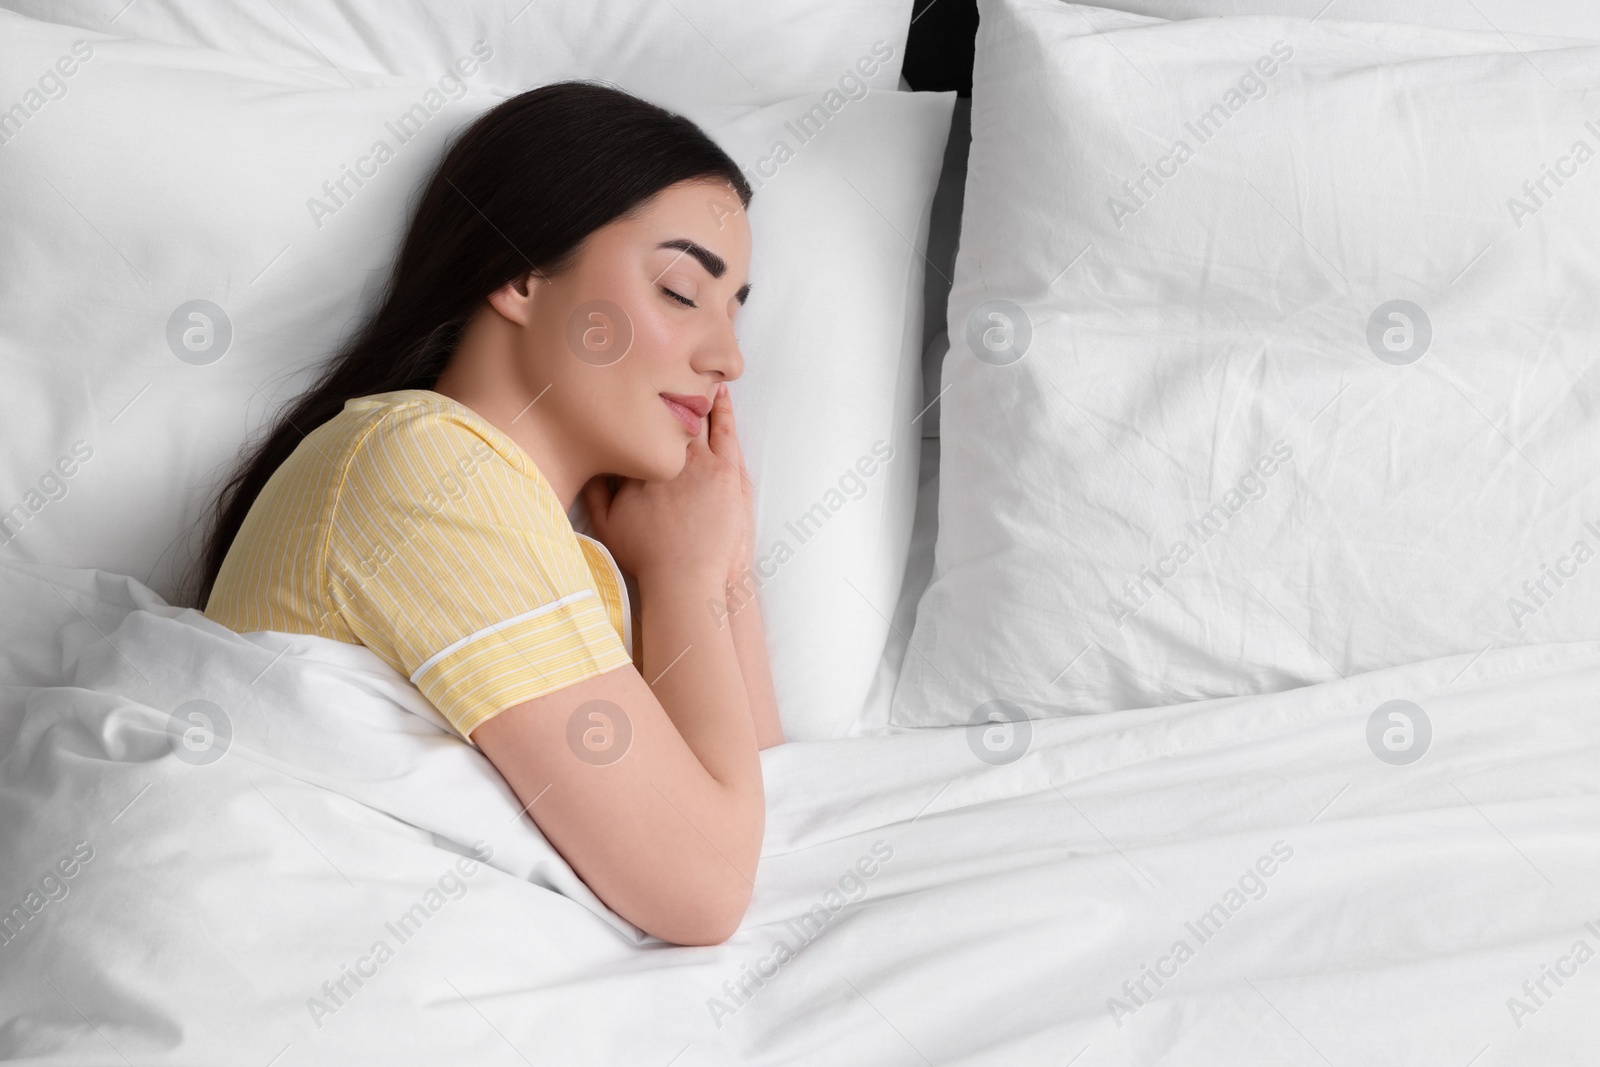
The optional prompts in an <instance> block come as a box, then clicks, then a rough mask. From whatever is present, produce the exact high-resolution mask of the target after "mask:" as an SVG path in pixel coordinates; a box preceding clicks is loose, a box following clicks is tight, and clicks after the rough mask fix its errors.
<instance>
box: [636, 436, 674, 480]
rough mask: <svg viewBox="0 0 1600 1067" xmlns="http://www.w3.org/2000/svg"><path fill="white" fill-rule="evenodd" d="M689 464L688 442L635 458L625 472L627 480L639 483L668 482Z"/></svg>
mask: <svg viewBox="0 0 1600 1067" xmlns="http://www.w3.org/2000/svg"><path fill="white" fill-rule="evenodd" d="M688 462H689V442H688V441H687V440H685V441H683V442H682V443H681V444H678V445H667V446H664V447H662V448H661V449H660V450H659V451H655V452H652V453H650V454H649V455H647V456H636V457H635V458H634V462H632V463H630V464H629V467H630V468H631V469H630V470H628V472H627V476H628V477H629V478H637V479H638V480H639V481H641V482H670V481H672V479H674V478H676V477H677V476H678V475H679V474H681V473H683V468H684V467H685V466H686V465H687V464H688Z"/></svg>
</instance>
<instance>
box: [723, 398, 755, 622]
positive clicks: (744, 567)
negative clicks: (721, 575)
mask: <svg viewBox="0 0 1600 1067" xmlns="http://www.w3.org/2000/svg"><path fill="white" fill-rule="evenodd" d="M728 410H729V411H730V412H731V411H732V410H733V398H732V396H730V397H729V398H728ZM733 451H734V456H735V459H736V460H737V462H738V466H739V489H740V499H741V503H740V505H739V520H740V522H739V535H740V536H739V543H738V545H737V547H735V549H734V554H733V560H732V562H731V563H730V565H729V567H728V585H730V586H733V587H734V588H735V589H741V590H742V585H741V583H742V582H743V581H744V576H745V573H746V572H747V571H749V569H750V561H751V556H752V555H753V554H754V552H755V540H756V523H755V489H754V487H753V486H752V485H751V484H750V472H749V471H748V470H746V469H745V465H744V450H743V449H741V448H740V447H739V438H738V437H737V436H735V437H734V438H733ZM741 595H742V592H741Z"/></svg>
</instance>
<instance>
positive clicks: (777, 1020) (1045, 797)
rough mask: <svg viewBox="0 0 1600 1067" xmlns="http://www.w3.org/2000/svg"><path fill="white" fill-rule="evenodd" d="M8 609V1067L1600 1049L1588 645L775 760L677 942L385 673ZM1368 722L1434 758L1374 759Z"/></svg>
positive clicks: (109, 585) (196, 621) (1411, 1055)
mask: <svg viewBox="0 0 1600 1067" xmlns="http://www.w3.org/2000/svg"><path fill="white" fill-rule="evenodd" d="M0 603H3V604H4V606H5V612H4V618H3V619H0V638H3V647H0V681H3V682H5V683H6V684H5V686H4V687H3V688H0V848H3V857H4V864H3V869H0V908H4V909H5V911H6V916H5V923H6V925H5V927H4V931H3V935H0V1057H5V1058H15V1059H17V1060H19V1061H20V1062H23V1063H37V1064H47V1063H48V1064H75V1065H77V1064H126V1063H147V1062H148V1063H154V1062H160V1063H195V1064H202V1063H204V1064H216V1063H240V1064H256V1065H268V1064H272V1065H275V1067H289V1065H292V1064H302V1063H337V1064H347V1063H381V1064H409V1063H416V1064H446V1063H471V1064H481V1065H487V1064H519V1063H537V1064H546V1063H549V1064H587V1063H617V1064H641V1065H652V1067H653V1065H661V1067H665V1065H668V1064H672V1065H674V1067H690V1065H695V1064H721V1063H754V1064H780V1063H822V1064H854V1063H860V1064H921V1063H939V1064H946V1063H948V1064H980V1063H981V1064H1033V1063H1042V1064H1044V1063H1047V1064H1067V1063H1072V1064H1074V1065H1076V1067H1092V1065H1097V1064H1146V1063H1172V1064H1229V1065H1237V1064H1257V1063H1261V1064H1268V1063H1270V1064H1321V1063H1327V1064H1337V1065H1341V1067H1343V1065H1368V1064H1391V1063H1392V1064H1444V1065H1466V1064H1469V1063H1471V1064H1474V1065H1475V1067H1492V1065H1496V1064H1530V1063H1538V1064H1563V1063H1572V1064H1577V1063H1588V1062H1593V1057H1594V1055H1595V1053H1594V1047H1595V1040H1594V1039H1595V1029H1596V1028H1595V1023H1594V1020H1595V1017H1596V1014H1595V1009H1596V1007H1597V1002H1600V961H1597V960H1596V959H1595V958H1594V954H1595V952H1596V951H1597V950H1600V895H1596V892H1595V887H1596V885H1597V884H1600V798H1597V796H1596V781H1597V777H1600V776H1597V774H1596V771H1597V769H1600V713H1597V712H1600V708H1597V694H1600V645H1596V644H1583V645H1541V646H1533V647H1527V648H1520V649H1512V650H1504V651H1491V652H1487V653H1484V654H1483V655H1481V656H1479V657H1478V658H1476V659H1473V658H1472V657H1470V656H1463V657H1455V658H1450V659H1441V660H1435V661H1430V662H1426V663H1420V664H1416V665H1412V666H1407V667H1401V668H1396V669H1391V670H1386V671H1381V672H1378V673H1374V674H1369V675H1364V676H1359V677H1352V678H1350V679H1348V680H1345V681H1340V682H1335V683H1331V684H1326V685H1318V686H1314V687H1310V688H1305V689H1300V690H1296V691H1291V692H1285V693H1279V694H1274V695H1269V696H1264V697H1254V698H1245V699H1229V700H1218V701H1210V702H1206V703H1200V704H1189V705H1182V706H1177V707H1171V708H1161V709H1151V710H1137V711H1125V712H1118V713H1112V714H1105V715H1098V716H1087V717H1079V718H1067V719H1055V720H1049V721H1041V722H1034V723H1031V724H1027V727H1028V729H1029V730H1030V731H1031V732H1028V733H1024V732H1023V731H1022V729H1021V727H1013V731H1014V732H1012V733H1011V734H1009V735H1007V734H1005V733H1000V732H991V733H989V734H978V733H969V731H968V730H966V729H964V728H947V729H934V730H925V731H919V732H913V733H905V734H894V735H888V736H878V737H860V738H852V739H848V740H839V741H828V742H810V743H791V744H786V745H782V746H779V747H777V748H774V749H771V750H768V751H766V752H764V753H763V756H762V763H763V769H764V773H765V778H766V787H767V798H768V799H767V804H768V824H767V832H766V840H765V845H764V848H763V858H762V863H761V868H760V872H759V876H758V879H757V882H756V887H755V896H754V901H753V904H752V906H751V909H750V912H749V915H748V917H747V918H746V921H745V923H744V925H743V927H742V928H741V929H740V931H739V932H738V934H737V935H735V937H734V938H733V939H732V940H730V941H729V942H728V943H727V944H725V945H721V946H717V947H710V948H681V947H674V946H668V945H665V944H662V943H661V942H659V941H655V940H654V939H649V938H643V937H641V935H640V934H639V933H638V931H636V930H635V929H633V928H632V927H631V926H629V925H628V924H627V923H625V922H623V921H622V920H620V919H619V918H618V917H617V916H615V915H613V914H612V913H610V912H609V911H608V910H607V909H606V908H605V907H604V905H603V904H602V903H601V902H600V901H599V900H597V899H596V898H595V897H594V896H593V895H591V894H590V893H589V892H588V891H587V890H586V888H585V887H584V886H583V884H582V883H581V881H579V880H578V879H577V878H576V877H575V876H574V875H573V873H572V872H571V870H570V869H569V868H568V867H567V866H566V865H565V864H564V863H563V861H562V860H561V858H560V857H559V855H558V854H556V853H555V852H554V851H553V850H552V849H551V848H550V847H549V846H548V845H547V844H546V843H545V842H544V840H543V839H542V837H541V836H540V835H539V833H538V831H537V829H536V828H535V827H534V825H533V823H532V822H531V821H530V820H529V819H528V818H526V817H525V816H521V815H520V814H519V806H518V803H517V801H516V800H515V799H514V797H513V795H512V794H511V792H510V791H509V789H508V788H507V787H506V786H505V785H504V784H503V782H502V781H501V780H500V778H499V777H498V775H497V774H496V773H495V772H494V770H493V768H492V767H491V766H490V765H489V764H488V763H487V762H486V761H485V760H484V759H483V757H482V756H481V755H479V754H478V753H477V752H476V751H475V750H473V749H472V748H470V747H468V746H466V745H463V744H461V743H460V742H459V741H457V740H455V739H454V738H453V737H452V736H451V735H449V734H448V733H446V732H445V731H444V730H443V729H442V728H441V727H440V725H439V722H438V720H437V718H436V717H435V716H434V715H433V713H432V712H431V709H430V708H429V707H428V705H427V704H426V703H425V702H424V701H423V700H422V699H421V698H420V697H419V696H418V695H417V693H416V692H415V690H413V689H412V688H411V687H410V686H409V685H408V684H407V683H406V682H405V681H404V679H402V678H400V677H399V676H398V675H396V674H394V673H393V672H391V671H389V669H388V668H387V667H385V666H384V665H383V664H382V663H381V662H380V661H378V660H377V659H376V657H374V656H372V655H371V654H370V653H369V652H368V651H367V650H365V649H362V648H359V647H357V646H346V645H340V644H337V643H335V642H330V641H325V640H322V639H317V638H306V637H300V636H290V635H284V634H253V635H248V636H238V635H234V634H232V633H230V632H229V631H227V630H225V629H223V628H221V627H219V626H216V625H214V624H212V623H210V622H209V621H207V620H206V619H204V618H203V617H202V616H201V615H199V613H197V612H194V611H192V610H182V609H177V608H173V607H170V606H168V605H166V604H165V603H164V602H163V601H161V600H160V598H159V597H157V596H156V595H155V594H153V593H151V592H150V591H149V590H148V589H146V588H145V587H144V586H142V585H140V584H139V583H138V582H136V581H134V580H133V579H130V578H121V577H117V576H111V575H107V574H104V573H102V572H96V571H74V570H67V569H63V568H54V567H45V566H37V565H16V564H4V565H0ZM1390 700H1406V701H1410V702H1411V703H1412V704H1413V705H1415V707H1417V708H1421V709H1423V713H1424V714H1425V715H1426V717H1427V722H1428V724H1429V727H1430V728H1431V737H1430V736H1428V735H1429V732H1430V731H1429V730H1424V729H1421V728H1420V727H1421V725H1422V724H1421V720H1420V716H1417V715H1416V714H1415V713H1414V712H1412V713H1411V714H1410V718H1409V720H1390V719H1389V718H1387V715H1385V716H1383V717H1380V720H1379V721H1378V722H1377V724H1376V725H1375V726H1373V727H1372V730H1371V731H1370V736H1372V738H1373V740H1372V742H1371V744H1370V745H1369V740H1368V738H1369V720H1371V719H1372V715H1373V712H1374V711H1375V710H1376V709H1378V707H1379V706H1380V705H1382V704H1385V703H1386V702H1387V701H1390ZM202 701H203V702H205V703H196V702H202ZM175 714H176V718H175ZM197 714H202V715H204V718H196V717H195V716H196V715H197ZM174 722H176V723H177V726H175V727H173V728H171V729H169V724H172V723H174ZM1408 729H1409V731H1410V732H1409V733H1408V732H1407V731H1408ZM995 730H996V731H998V730H1000V728H999V727H996V728H995ZM1408 742H1409V744H1410V746H1411V747H1410V749H1409V750H1408V749H1407V748H1406V745H1407V743H1408ZM1423 745H1426V751H1425V753H1424V754H1423V755H1422V757H1421V758H1420V759H1416V760H1414V761H1413V762H1409V763H1401V762H1396V761H1398V760H1403V759H1405V758H1408V756H1410V755H1413V754H1414V753H1415V752H1416V751H1418V750H1420V747H1421V746H1423ZM980 753H982V758H980V755H979V754H980ZM1018 753H1020V755H1018V756H1017V758H1014V759H1011V758H1010V757H1011V756H1013V755H1017V754H1018ZM1378 753H1383V755H1384V758H1380V756H1379V755H1378ZM1008 759H1009V762H1007V760H1008ZM474 857H476V858H474ZM479 859H484V860H486V861H487V862H479Z"/></svg>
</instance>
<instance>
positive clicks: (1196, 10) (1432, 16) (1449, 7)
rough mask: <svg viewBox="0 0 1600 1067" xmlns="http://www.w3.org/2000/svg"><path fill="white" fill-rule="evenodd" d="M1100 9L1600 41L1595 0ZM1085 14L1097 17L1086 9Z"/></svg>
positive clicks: (1306, 1) (1140, 4) (1125, 0)
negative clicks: (1410, 25) (1396, 25)
mask: <svg viewBox="0 0 1600 1067" xmlns="http://www.w3.org/2000/svg"><path fill="white" fill-rule="evenodd" d="M1079 6H1080V7H1085V5H1079ZM1096 6H1099V7H1106V8H1112V9H1115V10H1117V11H1127V12H1132V13H1133V14H1138V15H1149V16H1151V17H1156V18H1163V19H1193V18H1216V17H1225V16H1230V15H1278V16H1286V17H1291V18H1306V19H1316V20H1317V21H1318V22H1345V21H1349V20H1355V21H1360V22H1414V23H1417V24H1419V25H1423V26H1434V27H1437V28H1439V29H1446V30H1467V31H1468V32H1473V33H1504V34H1510V35H1512V36H1517V35H1539V36H1546V37H1577V38H1582V39H1584V40H1590V41H1594V40H1600V5H1597V4H1595V3H1594V2H1593V0H1534V2H1530V0H1107V2H1106V3H1104V4H1100V5H1096ZM1085 13H1086V14H1087V15H1088V16H1089V17H1091V18H1092V17H1093V16H1094V12H1093V10H1092V9H1089V8H1087V7H1085Z"/></svg>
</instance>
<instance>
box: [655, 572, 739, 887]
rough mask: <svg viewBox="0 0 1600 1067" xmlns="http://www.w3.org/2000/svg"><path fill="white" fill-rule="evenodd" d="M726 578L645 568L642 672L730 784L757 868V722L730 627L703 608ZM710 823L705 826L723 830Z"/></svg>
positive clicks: (703, 757)
mask: <svg viewBox="0 0 1600 1067" xmlns="http://www.w3.org/2000/svg"><path fill="white" fill-rule="evenodd" d="M721 586H722V576H721V575H713V574H709V573H708V574H696V573H691V572H686V571H679V570H673V571H668V572H664V573H662V574H656V575H652V574H641V575H639V593H640V600H641V601H642V604H641V607H640V627H639V629H640V638H641V644H642V647H641V649H640V653H641V662H642V665H643V666H642V669H641V670H640V674H641V675H643V677H644V680H645V681H646V682H647V683H648V684H649V685H650V688H651V690H652V691H653V692H654V693H655V695H656V699H657V700H658V701H659V702H660V704H661V707H662V709H663V710H664V711H665V712H666V713H667V717H668V718H670V719H671V720H672V723H673V725H674V726H676V727H677V729H678V733H679V734H680V735H682V737H683V740H684V742H685V743H686V744H687V745H688V746H689V749H690V751H692V752H693V753H694V755H695V757H696V758H697V759H698V760H699V761H700V764H701V766H703V767H704V768H705V770H706V773H707V774H709V775H710V776H711V777H712V778H714V779H715V780H716V781H717V782H718V783H719V784H720V785H721V786H722V787H723V788H724V789H725V790H726V791H727V792H728V795H729V797H730V801H731V805H732V806H731V809H730V811H731V816H730V817H731V818H732V819H733V820H734V821H735V822H736V823H737V825H735V826H730V827H728V828H725V829H726V830H727V831H728V832H729V833H731V834H733V836H734V838H735V839H736V840H738V841H741V842H743V850H744V851H746V853H747V855H748V858H749V861H750V865H751V868H752V873H753V865H754V861H755V856H756V854H758V853H759V849H760V840H761V831H762V828H763V827H764V825H765V806H764V798H763V794H762V784H761V758H760V755H759V753H758V751H757V744H756V730H755V725H754V722H753V720H752V717H751V713H750V700H749V697H748V696H747V695H746V692H745V683H744V678H743V676H742V674H741V673H740V660H739V655H738V652H737V650H736V649H735V647H734V642H733V638H732V635H731V634H730V633H729V632H728V630H726V629H723V628H720V627H719V626H718V625H717V623H716V621H715V620H714V619H712V618H710V617H708V616H707V614H706V612H705V611H703V610H701V608H700V605H702V604H703V603H704V602H705V598H706V597H707V596H708V595H713V594H720V592H721ZM711 830H712V828H702V832H703V833H707V835H708V836H709V837H713V838H715V837H717V836H719V835H718V834H715V833H712V832H711ZM732 858H733V857H730V859H732ZM740 866H741V867H742V866H744V864H742V863H741V864H740Z"/></svg>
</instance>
